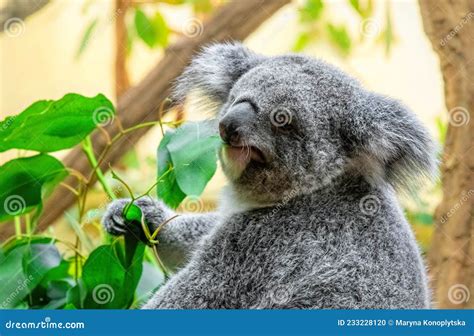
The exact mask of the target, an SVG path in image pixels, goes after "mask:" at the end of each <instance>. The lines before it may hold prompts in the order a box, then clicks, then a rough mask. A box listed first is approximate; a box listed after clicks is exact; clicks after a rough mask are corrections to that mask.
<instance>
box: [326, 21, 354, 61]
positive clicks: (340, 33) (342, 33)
mask: <svg viewBox="0 0 474 336" xmlns="http://www.w3.org/2000/svg"><path fill="white" fill-rule="evenodd" d="M326 29H327V32H328V34H329V40H330V41H331V42H332V43H333V44H334V45H335V46H336V47H337V48H338V49H339V51H341V53H342V55H343V56H347V55H348V54H349V53H350V51H351V48H352V42H351V37H350V35H349V32H348V31H347V29H346V27H344V26H335V25H333V24H331V23H328V24H327V26H326Z"/></svg>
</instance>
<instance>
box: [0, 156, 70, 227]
mask: <svg viewBox="0 0 474 336" xmlns="http://www.w3.org/2000/svg"><path fill="white" fill-rule="evenodd" d="M66 176H67V171H66V169H65V168H64V166H63V164H62V163H61V162H60V161H58V160H57V159H55V158H54V157H52V156H49V155H47V154H40V155H36V156H32V157H27V158H19V159H14V160H11V161H8V162H7V163H5V164H4V165H3V166H0V221H2V220H6V219H8V218H11V217H14V216H18V215H22V214H25V213H27V212H29V211H31V210H33V209H34V207H36V206H39V205H41V204H42V198H43V194H44V189H45V188H48V189H50V188H51V187H52V186H55V185H57V184H58V183H59V182H60V181H61V180H62V179H63V178H64V177H66Z"/></svg>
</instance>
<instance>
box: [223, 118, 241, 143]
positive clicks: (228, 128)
mask: <svg viewBox="0 0 474 336" xmlns="http://www.w3.org/2000/svg"><path fill="white" fill-rule="evenodd" d="M238 128H239V126H238V125H237V123H236V122H235V120H229V119H227V120H225V119H223V120H222V121H221V122H220V123H219V134H220V136H221V139H222V140H224V142H225V143H227V144H229V145H232V146H238V144H239V142H240V133H239V129H238Z"/></svg>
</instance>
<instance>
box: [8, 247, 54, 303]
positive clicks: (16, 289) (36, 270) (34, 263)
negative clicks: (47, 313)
mask: <svg viewBox="0 0 474 336" xmlns="http://www.w3.org/2000/svg"><path fill="white" fill-rule="evenodd" d="M60 262H61V256H60V255H59V252H58V250H57V248H56V246H55V245H53V244H35V243H31V244H23V242H22V243H20V244H18V245H17V246H10V249H9V252H8V253H6V255H5V258H4V259H3V260H2V262H1V263H0V281H1V283H2V286H1V288H0V305H1V306H2V307H5V308H8V307H10V308H11V307H15V306H17V305H18V304H19V302H21V300H23V299H24V298H25V297H26V296H27V295H28V294H30V293H32V292H33V290H34V289H35V288H36V287H37V286H38V284H40V283H41V281H42V280H43V278H44V277H45V275H46V274H47V273H48V272H49V271H50V270H51V269H52V268H55V267H57V266H58V265H59V264H60ZM32 300H34V298H32Z"/></svg>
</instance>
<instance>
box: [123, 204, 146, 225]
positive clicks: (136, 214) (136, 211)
mask: <svg viewBox="0 0 474 336" xmlns="http://www.w3.org/2000/svg"><path fill="white" fill-rule="evenodd" d="M123 210H124V214H123V215H124V218H125V219H126V220H127V221H129V222H133V221H135V222H139V223H140V222H141V221H142V210H141V209H140V208H139V207H138V206H137V205H135V204H130V205H129V206H126V207H125V208H124V209H123Z"/></svg>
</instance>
